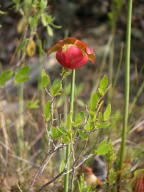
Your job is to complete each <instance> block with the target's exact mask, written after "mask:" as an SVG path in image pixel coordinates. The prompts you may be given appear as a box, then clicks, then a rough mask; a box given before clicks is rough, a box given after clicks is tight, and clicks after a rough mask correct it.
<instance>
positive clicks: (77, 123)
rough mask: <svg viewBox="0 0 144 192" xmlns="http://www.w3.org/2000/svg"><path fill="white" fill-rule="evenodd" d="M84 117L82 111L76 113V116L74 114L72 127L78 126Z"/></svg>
mask: <svg viewBox="0 0 144 192" xmlns="http://www.w3.org/2000/svg"><path fill="white" fill-rule="evenodd" d="M84 118H85V114H84V112H79V113H77V114H76V116H75V121H74V123H73V126H74V127H78V126H80V125H81V124H82V123H83V121H84Z"/></svg>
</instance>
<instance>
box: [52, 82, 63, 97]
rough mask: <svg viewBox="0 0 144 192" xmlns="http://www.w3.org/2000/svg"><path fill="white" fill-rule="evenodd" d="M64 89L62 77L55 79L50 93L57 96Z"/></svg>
mask: <svg viewBox="0 0 144 192" xmlns="http://www.w3.org/2000/svg"><path fill="white" fill-rule="evenodd" d="M61 90H62V82H61V80H60V79H55V80H54V82H53V84H52V86H51V88H50V93H51V95H52V96H57V95H59V94H60V91H61Z"/></svg>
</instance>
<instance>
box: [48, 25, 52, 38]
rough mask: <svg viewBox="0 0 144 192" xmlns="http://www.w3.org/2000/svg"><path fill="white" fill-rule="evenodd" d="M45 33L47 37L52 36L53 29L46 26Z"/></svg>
mask: <svg viewBox="0 0 144 192" xmlns="http://www.w3.org/2000/svg"><path fill="white" fill-rule="evenodd" d="M47 33H48V35H49V36H51V37H52V36H53V29H52V28H51V27H50V26H49V25H48V26H47Z"/></svg>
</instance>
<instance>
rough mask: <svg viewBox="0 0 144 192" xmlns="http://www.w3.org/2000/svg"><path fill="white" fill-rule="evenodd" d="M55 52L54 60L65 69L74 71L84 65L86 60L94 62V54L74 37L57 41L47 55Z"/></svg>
mask: <svg viewBox="0 0 144 192" xmlns="http://www.w3.org/2000/svg"><path fill="white" fill-rule="evenodd" d="M55 51H56V59H57V60H58V61H59V63H60V64H61V65H62V66H63V67H66V68H70V69H76V68H79V67H81V66H83V65H85V64H86V63H87V62H88V60H89V61H90V62H91V63H94V61H95V54H94V51H93V49H91V48H90V47H88V45H87V44H86V43H85V42H83V41H80V40H78V39H76V38H74V37H69V38H66V39H64V40H60V41H58V43H56V44H55V45H53V46H52V47H51V48H50V49H49V51H48V54H51V53H52V52H55Z"/></svg>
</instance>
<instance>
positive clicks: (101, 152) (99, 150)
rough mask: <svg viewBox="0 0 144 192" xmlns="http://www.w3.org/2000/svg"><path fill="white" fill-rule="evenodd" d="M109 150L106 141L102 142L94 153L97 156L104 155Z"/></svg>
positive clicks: (109, 147)
mask: <svg viewBox="0 0 144 192" xmlns="http://www.w3.org/2000/svg"><path fill="white" fill-rule="evenodd" d="M110 150H111V146H110V143H109V142H106V141H102V142H101V143H100V144H99V146H98V148H97V149H96V151H95V153H96V154H97V155H106V154H108V153H109V151H110Z"/></svg>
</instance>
